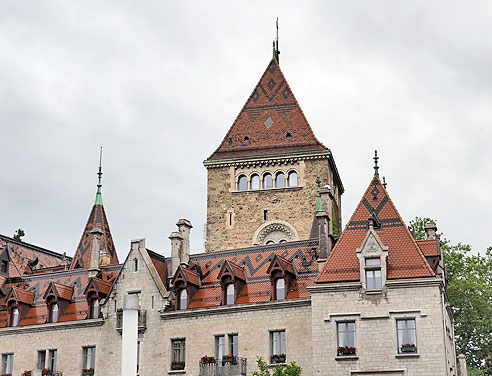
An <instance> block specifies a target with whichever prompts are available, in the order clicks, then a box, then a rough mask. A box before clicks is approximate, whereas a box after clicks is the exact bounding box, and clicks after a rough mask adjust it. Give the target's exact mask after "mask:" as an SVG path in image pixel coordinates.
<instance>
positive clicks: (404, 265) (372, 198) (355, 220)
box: [316, 176, 434, 283]
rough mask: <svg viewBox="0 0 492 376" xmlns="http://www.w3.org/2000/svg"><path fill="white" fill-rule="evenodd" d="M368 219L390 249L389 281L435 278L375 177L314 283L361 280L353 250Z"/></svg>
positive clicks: (361, 238) (361, 240) (363, 234)
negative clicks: (376, 222)
mask: <svg viewBox="0 0 492 376" xmlns="http://www.w3.org/2000/svg"><path fill="white" fill-rule="evenodd" d="M371 216H375V217H376V218H377V219H378V220H379V222H380V223H381V228H379V229H377V230H376V232H377V234H378V236H379V238H380V239H381V241H382V242H383V244H384V245H385V246H388V247H389V251H388V259H387V278H388V279H396V278H413V277H430V276H433V275H434V272H433V271H432V269H431V268H430V266H429V264H428V263H427V261H426V259H425V257H424V255H423V253H422V251H421V250H420V248H419V246H418V245H417V243H416V242H415V240H414V239H413V237H412V235H411V234H410V231H409V230H408V228H407V226H406V225H405V223H404V222H403V220H402V219H401V217H400V214H399V213H398V211H397V209H396V207H395V206H394V204H393V202H392V201H391V199H390V197H389V195H388V192H387V191H386V189H385V188H384V186H383V185H382V184H381V181H380V180H379V178H378V177H377V176H375V177H374V178H373V179H372V181H371V183H370V184H369V187H368V188H367V190H366V192H365V193H364V196H363V197H362V199H361V201H360V203H359V205H358V206H357V208H356V209H355V211H354V213H353V214H352V217H351V218H350V221H349V222H348V223H347V226H346V227H345V230H344V231H343V233H342V235H341V236H340V239H339V240H338V242H337V243H336V245H335V247H334V248H333V250H332V252H331V254H330V256H329V257H328V260H327V262H326V264H325V266H324V268H323V270H322V272H321V274H320V276H319V278H318V279H317V281H316V282H317V283H321V282H339V281H357V280H359V279H360V271H359V259H358V258H357V255H356V249H357V248H358V247H360V246H361V245H362V242H363V240H364V237H365V236H366V234H367V228H368V219H369V217H371Z"/></svg>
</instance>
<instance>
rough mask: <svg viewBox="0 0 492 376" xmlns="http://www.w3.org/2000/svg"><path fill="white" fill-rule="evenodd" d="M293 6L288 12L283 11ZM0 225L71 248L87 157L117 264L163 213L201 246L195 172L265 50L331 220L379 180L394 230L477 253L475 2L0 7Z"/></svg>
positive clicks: (481, 173)
mask: <svg viewBox="0 0 492 376" xmlns="http://www.w3.org/2000/svg"><path fill="white" fill-rule="evenodd" d="M300 4H302V7H300ZM0 7H1V9H0V50H1V54H0V127H1V133H0V141H1V150H2V157H1V159H0V161H1V162H0V166H1V172H2V173H1V175H0V208H1V215H0V233H2V234H5V235H9V236H12V235H13V233H14V231H15V230H16V229H17V228H19V227H21V228H23V229H24V230H25V231H26V234H27V235H26V236H25V238H24V240H25V241H27V242H30V243H33V244H36V245H40V246H43V247H46V248H49V249H52V250H55V251H58V252H65V251H66V252H67V254H69V255H73V253H74V251H75V249H76V247H77V244H78V241H79V239H80V235H81V233H82V230H83V227H84V226H85V222H86V221H87V217H88V215H89V212H90V210H91V207H92V204H93V200H94V196H95V192H96V183H97V176H96V172H97V166H98V152H99V147H100V146H101V145H102V146H103V147H104V156H103V169H104V176H103V184H104V186H103V201H104V205H105V208H106V213H107V215H108V218H109V221H110V225H111V229H112V233H113V238H114V240H115V243H116V246H117V249H118V252H119V255H120V260H122V259H124V257H125V256H126V254H127V251H128V248H129V241H130V240H131V239H136V238H141V237H145V238H147V247H149V248H151V249H154V250H156V251H158V252H160V253H163V254H165V255H169V253H170V246H169V244H170V241H169V239H168V235H169V234H170V233H171V232H172V231H174V230H175V223H176V221H177V219H178V218H183V217H184V218H188V219H189V220H191V222H192V223H193V225H194V229H193V230H192V244H191V247H192V249H193V250H195V251H200V250H203V226H204V223H205V219H206V170H205V168H204V167H203V165H202V161H203V160H204V159H206V158H207V157H208V156H209V155H210V154H211V153H212V152H213V150H214V149H215V148H216V147H217V146H218V145H219V143H220V141H221V140H222V138H223V137H224V135H225V134H226V132H227V130H228V129H229V127H230V126H231V124H232V123H233V121H234V119H235V117H236V116H237V114H238V112H239V110H240V109H241V107H242V105H243V104H244V102H245V101H246V99H247V98H248V96H249V95H250V94H251V92H252V90H253V88H254V86H255V85H256V83H257V81H258V80H259V78H260V76H261V74H262V73H263V71H264V70H265V68H266V66H267V64H268V62H269V60H270V58H271V44H272V39H273V37H274V34H275V18H276V17H279V24H280V51H281V55H280V64H281V68H282V70H283V72H284V74H285V76H286V78H287V80H288V82H289V84H290V86H291V88H292V90H293V92H294V95H295V96H296V98H297V100H298V101H299V103H300V105H301V107H302V109H303V110H304V113H305V114H306V116H307V119H308V121H309V122H310V124H311V127H312V128H313V130H314V133H315V134H316V135H317V137H318V139H320V140H321V141H322V142H323V143H324V144H325V145H326V146H328V147H329V148H330V149H331V150H332V152H333V154H334V157H335V160H336V163H337V166H338V169H339V171H340V174H341V177H342V180H343V183H344V185H345V189H346V192H345V194H344V195H343V197H342V200H343V222H344V225H345V223H346V221H347V220H348V219H349V217H350V215H351V213H352V211H353V210H354V208H355V206H356V205H357V203H358V201H359V200H360V197H361V196H362V194H363V192H364V190H365V189H366V187H367V185H368V184H369V181H370V178H371V176H372V173H373V170H372V164H373V161H372V156H373V152H374V149H378V152H379V155H380V157H381V159H380V166H381V170H380V171H381V175H384V176H385V177H386V179H387V181H388V190H389V193H390V195H391V197H392V199H393V201H394V202H395V204H396V205H397V207H398V209H399V211H400V214H401V215H402V217H403V219H404V220H405V221H407V222H408V221H409V220H410V219H412V218H414V217H415V216H428V217H432V218H435V219H436V220H437V223H438V227H439V230H440V231H442V232H444V234H445V236H446V237H447V238H449V239H451V240H452V241H453V242H464V243H470V244H471V245H472V246H473V248H474V249H475V250H484V249H485V248H486V247H487V246H490V245H492V239H491V230H490V225H491V222H492V221H491V220H490V215H491V212H492V204H491V197H490V196H491V192H492V189H491V188H492V168H491V162H492V147H491V144H492V126H491V124H492V43H491V41H490V36H491V35H492V22H490V20H491V19H492V4H491V3H490V2H488V1H483V2H479V1H476V2H474V1H472V2H459V3H458V2H442V1H439V2H438V1H436V2H433V1H412V2H395V1H393V0H391V1H377V2H374V1H373V2H370V3H369V2H365V1H364V2H363V1H354V2H345V1H344V2H340V1H304V2H302V3H301V2H291V1H278V2H276V1H269V2H264V1H247V2H232V1H220V2H217V1H206V2H205V1H200V2H191V1H179V2H178V1H174V2H171V1H167V2H164V1H138V2H136V1H112V2H110V1H106V2H103V1H70V2H67V1H29V2H27V1H26V2H19V1H15V0H13V1H3V2H2V4H1V5H0Z"/></svg>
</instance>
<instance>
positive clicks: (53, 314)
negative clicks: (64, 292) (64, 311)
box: [49, 303, 59, 322]
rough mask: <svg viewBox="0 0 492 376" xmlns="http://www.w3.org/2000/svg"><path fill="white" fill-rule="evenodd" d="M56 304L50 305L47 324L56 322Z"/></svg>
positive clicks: (57, 309)
mask: <svg viewBox="0 0 492 376" xmlns="http://www.w3.org/2000/svg"><path fill="white" fill-rule="evenodd" d="M58 312H59V308H58V303H52V304H50V309H49V322H58Z"/></svg>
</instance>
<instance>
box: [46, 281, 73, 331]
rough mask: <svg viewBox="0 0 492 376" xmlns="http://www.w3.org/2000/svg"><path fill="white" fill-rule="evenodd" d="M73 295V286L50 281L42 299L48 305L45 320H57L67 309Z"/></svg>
mask: <svg viewBox="0 0 492 376" xmlns="http://www.w3.org/2000/svg"><path fill="white" fill-rule="evenodd" d="M72 296H73V287H69V286H64V285H60V284H59V283H55V282H50V284H49V285H48V288H47V289H46V292H45V293H44V296H43V299H44V301H45V302H46V306H47V307H48V317H47V320H46V322H58V320H59V319H60V316H61V315H63V312H65V310H66V309H67V307H68V305H69V304H70V301H71V300H72Z"/></svg>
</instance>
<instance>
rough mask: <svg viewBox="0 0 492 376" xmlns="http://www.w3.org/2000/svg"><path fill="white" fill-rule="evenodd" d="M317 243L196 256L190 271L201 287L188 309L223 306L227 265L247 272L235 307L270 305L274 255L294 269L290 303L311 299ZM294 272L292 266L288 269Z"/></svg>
mask: <svg viewBox="0 0 492 376" xmlns="http://www.w3.org/2000/svg"><path fill="white" fill-rule="evenodd" d="M318 253H319V245H318V241H317V240H304V241H296V242H289V243H282V244H275V245H266V246H258V247H252V248H243V249H234V250H229V251H223V252H209V253H201V254H193V255H191V257H190V265H189V267H188V269H191V270H194V271H196V274H197V275H198V278H199V280H200V287H199V288H198V290H197V291H196V293H195V294H194V296H193V297H192V300H191V302H190V304H189V305H188V308H203V307H213V306H218V305H220V304H221V299H222V289H221V286H220V281H219V280H218V275H219V272H220V270H221V268H222V266H223V264H224V262H225V261H229V263H230V264H231V265H233V264H236V265H237V266H238V267H241V269H242V271H243V272H244V276H245V279H246V283H245V285H244V286H243V288H242V289H241V292H240V294H239V297H238V299H237V300H236V304H241V303H252V302H268V301H270V300H271V281H270V277H269V275H268V273H267V270H268V267H269V266H270V264H271V262H272V260H273V258H274V256H275V255H277V256H280V257H281V258H282V259H284V261H285V263H286V264H291V265H292V264H293V265H294V266H295V271H296V272H297V273H296V278H295V281H294V283H293V285H292V286H291V289H290V290H289V291H288V292H287V297H286V298H287V299H293V298H302V297H309V296H310V293H309V292H308V290H307V286H308V285H310V284H312V283H313V282H314V280H315V279H316V277H317V276H318V263H317V260H316V258H317V255H318ZM288 268H289V269H290V270H292V272H294V269H293V268H292V266H290V267H289V266H288Z"/></svg>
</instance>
